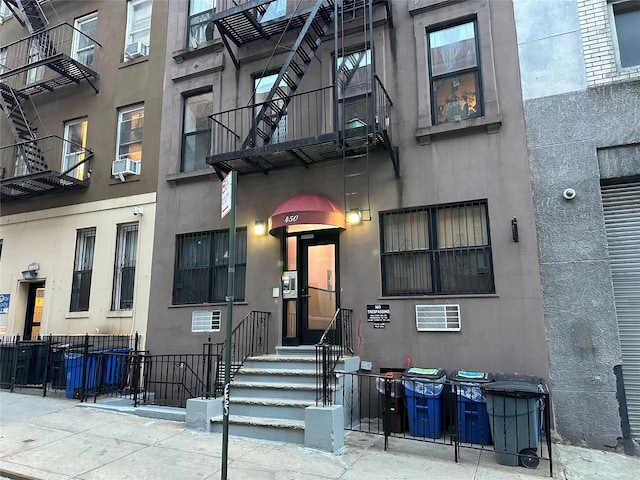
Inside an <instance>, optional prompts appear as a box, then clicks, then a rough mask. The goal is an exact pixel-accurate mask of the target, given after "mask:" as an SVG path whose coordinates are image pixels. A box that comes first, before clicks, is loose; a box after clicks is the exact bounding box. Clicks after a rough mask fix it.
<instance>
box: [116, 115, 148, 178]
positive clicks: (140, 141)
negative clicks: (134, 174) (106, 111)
mask: <svg viewBox="0 0 640 480" xmlns="http://www.w3.org/2000/svg"><path fill="white" fill-rule="evenodd" d="M136 111H141V112H142V115H141V116H139V117H138V118H139V119H141V122H142V125H140V126H139V127H136V129H140V132H141V133H140V138H139V139H138V140H136V141H129V142H125V143H122V142H121V140H122V126H123V123H124V122H123V117H124V116H125V115H127V114H129V113H132V112H136ZM117 130H118V131H117V134H116V156H115V160H121V159H122V158H123V157H127V156H128V157H129V158H131V159H132V160H134V161H138V162H140V165H141V166H142V155H143V151H144V149H143V146H144V103H138V104H136V105H132V106H129V107H123V108H119V109H118V124H117ZM133 130H134V129H132V128H130V129H129V131H130V132H131V131H133ZM136 144H139V145H140V149H139V150H137V151H133V152H131V151H127V152H126V153H120V151H121V149H122V147H123V146H131V145H136ZM131 153H134V154H137V155H136V156H138V157H139V158H137V159H136V158H132V157H131V156H130V154H131Z"/></svg>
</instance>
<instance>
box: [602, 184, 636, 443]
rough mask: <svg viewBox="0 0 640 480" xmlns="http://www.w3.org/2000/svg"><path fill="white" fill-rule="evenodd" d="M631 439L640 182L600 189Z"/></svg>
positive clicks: (633, 435) (634, 434)
mask: <svg viewBox="0 0 640 480" xmlns="http://www.w3.org/2000/svg"><path fill="white" fill-rule="evenodd" d="M602 203H603V206H604V220H605V227H606V231H607V243H608V244H609V262H610V264H611V276H612V280H613V293H614V296H615V304H616V316H617V319H618V332H619V334H620V347H621V348H622V371H623V375H624V386H625V391H626V394H627V407H628V409H629V423H630V424H631V435H632V437H633V438H635V439H636V440H639V439H640V182H638V183H627V184H621V185H611V186H603V187H602Z"/></svg>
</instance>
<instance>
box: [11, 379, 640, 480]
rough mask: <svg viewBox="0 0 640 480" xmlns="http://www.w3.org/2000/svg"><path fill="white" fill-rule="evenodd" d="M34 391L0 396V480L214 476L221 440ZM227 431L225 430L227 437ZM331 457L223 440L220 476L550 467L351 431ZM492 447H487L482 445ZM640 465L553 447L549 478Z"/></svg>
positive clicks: (629, 472) (630, 471) (413, 475)
mask: <svg viewBox="0 0 640 480" xmlns="http://www.w3.org/2000/svg"><path fill="white" fill-rule="evenodd" d="M91 405H93V404H79V403H78V402H77V401H74V400H67V399H65V398H53V397H45V398H43V397H41V396H39V394H38V393H36V392H26V391H23V392H22V393H9V392H7V391H0V478H1V477H2V475H4V476H5V477H8V478H18V479H46V480H59V479H60V480H62V479H65V480H66V479H85V480H89V479H105V480H106V479H108V480H113V479H135V480H147V479H148V480H150V479H154V480H155V479H162V480H164V479H171V480H173V479H180V480H191V479H219V478H220V469H221V450H222V439H221V435H220V434H213V433H201V432H195V431H192V430H187V429H186V428H185V425H184V423H181V422H172V421H166V420H158V419H153V418H144V417H139V416H136V415H130V414H122V413H114V412H112V411H105V410H103V409H98V408H91ZM231 433H233V432H231ZM345 443H346V447H345V449H344V451H343V452H342V453H340V454H337V455H332V454H327V453H322V452H317V451H312V450H308V449H304V448H302V447H299V446H293V445H284V444H278V443H270V442H263V441H253V440H247V439H243V438H237V437H233V436H232V437H230V442H229V466H228V478H229V479H230V480H244V479H247V480H249V479H250V480H262V479H278V480H287V479H296V480H297V479H302V480H305V479H308V480H311V479H313V480H323V479H340V480H362V479H367V480H368V479H393V480H398V479H407V480H409V479H441V478H446V479H452V480H453V479H465V480H471V479H477V480H501V479H523V480H526V479H535V478H549V469H548V463H547V462H546V461H541V462H540V466H539V467H538V468H537V469H535V470H529V469H525V468H521V467H507V466H503V465H499V464H497V463H496V462H495V455H494V454H493V452H492V451H490V450H485V451H480V450H471V449H465V448H462V449H461V458H460V461H459V463H455V461H454V457H453V448H451V447H450V446H444V445H436V444H431V443H424V442H416V441H411V440H406V439H399V438H390V439H389V449H388V450H387V451H384V449H383V445H384V438H383V437H381V436H377V435H368V434H363V433H354V432H352V433H349V434H348V435H347V437H346V440H345ZM489 448H491V447H489ZM638 471H640V459H639V458H632V457H627V456H625V455H623V454H617V453H612V452H601V451H596V450H588V449H583V448H577V447H569V446H562V445H554V478H560V479H565V480H582V479H584V480H589V479H593V480H596V479H598V480H601V479H612V480H613V479H616V480H631V479H632V478H633V479H635V478H637V474H638Z"/></svg>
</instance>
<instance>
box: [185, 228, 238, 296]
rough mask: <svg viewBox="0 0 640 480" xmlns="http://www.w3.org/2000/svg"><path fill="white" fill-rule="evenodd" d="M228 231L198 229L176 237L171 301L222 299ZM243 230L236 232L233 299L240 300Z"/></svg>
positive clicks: (225, 272)
mask: <svg viewBox="0 0 640 480" xmlns="http://www.w3.org/2000/svg"><path fill="white" fill-rule="evenodd" d="M228 265H229V232H228V231H227V230H219V231H215V232H211V231H210V232H198V233H187V234H184V235H178V236H177V237H176V259H175V272H174V276H173V304H174V305H181V304H189V303H212V302H223V301H225V298H226V295H227V280H228ZM246 269H247V229H246V228H239V229H237V231H236V270H235V292H234V299H235V300H239V301H242V300H244V290H245V280H246Z"/></svg>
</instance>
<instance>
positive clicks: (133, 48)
mask: <svg viewBox="0 0 640 480" xmlns="http://www.w3.org/2000/svg"><path fill="white" fill-rule="evenodd" d="M148 53H149V47H148V46H147V45H145V44H144V43H142V42H133V43H130V44H129V45H127V46H126V47H124V56H125V58H126V59H127V60H133V59H134V58H138V57H144V56H146V55H148Z"/></svg>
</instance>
